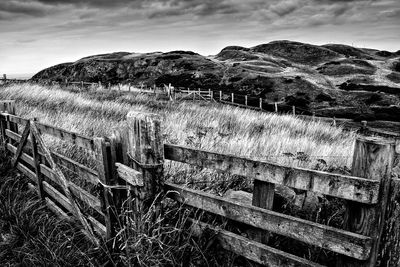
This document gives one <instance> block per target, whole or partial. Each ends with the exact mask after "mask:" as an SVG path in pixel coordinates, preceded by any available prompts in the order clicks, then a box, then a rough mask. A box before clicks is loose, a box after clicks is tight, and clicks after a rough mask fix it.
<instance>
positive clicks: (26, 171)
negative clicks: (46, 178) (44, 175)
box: [16, 162, 37, 184]
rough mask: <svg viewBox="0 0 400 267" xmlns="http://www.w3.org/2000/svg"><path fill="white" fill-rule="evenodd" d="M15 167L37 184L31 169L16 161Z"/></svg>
mask: <svg viewBox="0 0 400 267" xmlns="http://www.w3.org/2000/svg"><path fill="white" fill-rule="evenodd" d="M16 167H17V169H18V170H19V171H20V172H22V173H23V174H24V175H25V176H26V177H28V178H29V179H30V180H31V181H32V182H35V184H37V180H36V176H35V173H34V172H33V171H31V170H30V169H29V168H28V167H26V166H25V165H24V164H22V163H20V162H18V163H17V166H16Z"/></svg>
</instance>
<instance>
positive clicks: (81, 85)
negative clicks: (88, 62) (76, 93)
mask: <svg viewBox="0 0 400 267" xmlns="http://www.w3.org/2000/svg"><path fill="white" fill-rule="evenodd" d="M81 90H83V81H81Z"/></svg>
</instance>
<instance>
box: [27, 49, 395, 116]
mask: <svg viewBox="0 0 400 267" xmlns="http://www.w3.org/2000/svg"><path fill="white" fill-rule="evenodd" d="M65 79H68V80H69V81H87V82H98V81H101V82H103V83H109V82H110V83H112V84H115V83H120V82H121V83H127V82H132V83H144V84H147V85H150V86H151V85H153V84H156V85H158V86H160V85H163V84H168V83H171V84H172V85H174V86H175V87H186V88H188V87H190V88H204V89H209V88H211V89H213V90H222V91H226V92H235V93H238V94H249V95H254V96H257V97H263V98H266V99H267V101H270V102H274V101H284V102H285V103H286V104H287V105H296V106H298V108H299V110H300V109H301V108H302V109H305V110H316V111H317V113H319V114H324V115H327V116H334V115H335V116H337V117H354V116H356V117H359V118H360V119H361V118H367V119H375V118H376V119H388V120H389V119H391V120H393V119H395V120H399V119H398V118H400V116H398V115H399V114H400V109H398V108H397V107H395V106H397V104H398V103H399V102H400V101H399V100H400V50H399V51H397V52H388V51H379V50H374V49H365V48H363V49H362V48H355V47H351V46H346V45H341V44H327V45H322V46H316V45H311V44H305V43H299V42H292V41H274V42H270V43H267V44H262V45H258V46H254V47H250V48H246V47H240V46H228V47H226V48H224V49H222V50H221V52H219V53H218V54H217V55H215V56H208V57H205V56H202V55H199V54H196V53H194V52H189V51H172V52H168V53H161V52H155V53H145V54H142V53H128V52H118V53H112V54H104V55H95V56H90V57H85V58H82V59H80V60H78V61H76V62H73V63H63V64H60V65H56V66H53V67H50V68H47V69H45V70H42V71H40V72H39V73H37V74H36V75H35V76H34V77H33V78H32V80H34V81H65ZM355 114H356V115H355Z"/></svg>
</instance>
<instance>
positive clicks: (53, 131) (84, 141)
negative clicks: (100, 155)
mask: <svg viewBox="0 0 400 267" xmlns="http://www.w3.org/2000/svg"><path fill="white" fill-rule="evenodd" d="M37 127H38V129H39V130H40V132H41V133H42V134H49V135H52V136H54V137H57V138H59V139H61V140H64V141H68V142H71V143H73V144H74V145H77V146H79V147H82V148H85V149H87V150H89V151H93V150H94V143H93V139H92V138H89V137H86V136H84V135H81V134H78V133H74V132H70V131H67V130H64V129H61V128H58V127H54V126H51V125H47V124H44V123H37Z"/></svg>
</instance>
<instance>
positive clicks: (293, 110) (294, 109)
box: [292, 106, 296, 116]
mask: <svg viewBox="0 0 400 267" xmlns="http://www.w3.org/2000/svg"><path fill="white" fill-rule="evenodd" d="M292 112H293V116H296V106H292Z"/></svg>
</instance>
